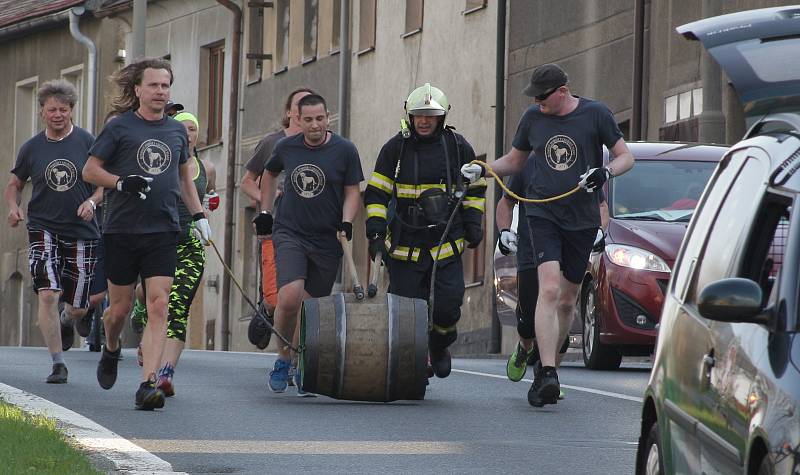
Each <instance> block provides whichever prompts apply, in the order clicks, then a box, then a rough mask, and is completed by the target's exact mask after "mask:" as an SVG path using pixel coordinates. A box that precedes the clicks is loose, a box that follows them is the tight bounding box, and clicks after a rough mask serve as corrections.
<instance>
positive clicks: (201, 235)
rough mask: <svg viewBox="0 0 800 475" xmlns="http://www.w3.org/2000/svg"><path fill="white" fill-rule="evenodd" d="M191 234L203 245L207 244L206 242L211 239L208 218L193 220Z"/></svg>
mask: <svg viewBox="0 0 800 475" xmlns="http://www.w3.org/2000/svg"><path fill="white" fill-rule="evenodd" d="M192 235H193V236H194V237H196V238H197V239H199V240H200V242H201V243H202V244H203V245H204V246H208V242H209V241H210V240H211V226H209V225H208V219H206V218H203V219H198V220H197V221H195V222H194V227H193V228H192Z"/></svg>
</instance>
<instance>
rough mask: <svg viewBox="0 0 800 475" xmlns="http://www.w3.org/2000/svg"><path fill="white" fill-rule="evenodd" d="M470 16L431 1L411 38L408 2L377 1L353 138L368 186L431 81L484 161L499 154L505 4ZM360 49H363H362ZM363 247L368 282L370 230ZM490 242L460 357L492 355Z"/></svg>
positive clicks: (359, 73) (356, 90) (358, 65)
mask: <svg viewBox="0 0 800 475" xmlns="http://www.w3.org/2000/svg"><path fill="white" fill-rule="evenodd" d="M352 3H353V9H354V17H353V21H352V28H353V41H352V43H353V44H354V45H358V43H359V41H358V25H359V13H360V12H359V2H357V1H354V2H352ZM488 3H489V6H488V8H484V9H482V10H479V11H477V12H474V13H471V14H468V15H463V14H462V13H461V12H462V11H463V9H464V5H465V2H460V1H428V2H425V5H424V6H425V9H424V13H423V26H422V31H421V32H420V33H417V34H413V35H411V36H408V37H406V38H403V37H402V35H403V32H404V26H405V25H404V20H403V19H404V18H405V13H404V12H405V4H406V2H405V1H402V0H381V1H379V2H377V14H376V15H377V22H376V28H375V29H376V37H375V50H374V51H371V52H367V53H364V54H361V55H358V56H354V57H353V65H352V85H351V89H350V97H351V110H350V135H351V139H352V140H353V142H354V143H355V144H356V146H357V147H358V150H359V153H360V155H361V163H362V165H363V168H364V176H365V178H366V179H367V180H368V179H369V176H370V175H371V173H372V169H373V168H374V166H375V160H376V158H377V155H378V152H379V151H380V148H381V146H383V144H384V143H385V142H386V141H387V140H388V139H389V138H390V137H391V136H393V135H394V134H396V133H397V132H398V130H399V126H400V119H401V118H402V117H403V114H404V111H403V102H404V101H405V99H406V97H407V96H408V94H409V93H410V92H411V91H412V90H413V89H414V88H415V87H417V86H420V85H422V84H424V83H426V82H430V83H431V84H432V85H434V86H436V87H438V88H440V89H442V90H443V91H444V93H445V94H446V95H447V98H448V99H449V101H450V104H451V111H450V113H449V114H448V116H447V122H448V123H449V124H451V125H454V126H455V127H456V129H457V131H458V132H459V133H460V134H462V135H464V137H465V138H466V139H467V141H468V142H470V144H471V145H472V146H473V148H474V149H475V154H476V155H481V154H486V155H487V157H489V158H490V159H491V158H492V157H493V155H494V108H493V106H494V98H495V84H496V83H495V65H496V62H495V37H496V34H495V32H496V22H497V18H496V7H497V2H488ZM354 49H355V48H354ZM491 197H492V187H490V188H489V190H488V191H487V219H486V221H487V223H488V225H489V226H492V225H493V224H492V223H494V213H493V209H492V201H493V200H492V199H491ZM361 229H362V231H361V236H360V238H361V239H360V241H359V242H358V243H356V252H355V255H356V258H357V259H358V260H359V266H360V268H361V274H362V275H366V260H367V258H366V254H367V253H366V250H365V249H364V248H363V246H364V239H363V227H362V228H361ZM487 235H488V237H487V238H486V241H487V243H486V250H487V252H486V260H485V265H486V267H485V269H486V271H485V277H484V281H483V285H479V286H477V287H472V288H468V289H467V291H466V294H465V298H464V305H463V306H462V318H461V322H460V323H459V325H458V331H459V342H458V345H457V346H456V347H454V352H456V353H462V354H463V353H486V351H487V348H488V344H489V341H488V340H489V335H490V326H491V319H492V312H491V308H492V307H491V299H492V298H493V294H492V285H491V284H492V281H491V279H492V277H491V254H492V253H491V252H490V251H491V248H492V243H491V242H488V241H489V240H490V239H491V233H487Z"/></svg>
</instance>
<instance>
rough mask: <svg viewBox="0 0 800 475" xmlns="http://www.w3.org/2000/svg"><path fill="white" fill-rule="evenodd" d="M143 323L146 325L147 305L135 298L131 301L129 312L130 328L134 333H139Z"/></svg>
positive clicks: (143, 325)
mask: <svg viewBox="0 0 800 475" xmlns="http://www.w3.org/2000/svg"><path fill="white" fill-rule="evenodd" d="M145 325H147V306H146V305H145V304H143V303H141V302H139V301H138V300H136V301H135V302H134V303H133V312H131V328H132V329H133V332H134V333H136V334H137V335H141V334H142V333H143V332H144V327H145Z"/></svg>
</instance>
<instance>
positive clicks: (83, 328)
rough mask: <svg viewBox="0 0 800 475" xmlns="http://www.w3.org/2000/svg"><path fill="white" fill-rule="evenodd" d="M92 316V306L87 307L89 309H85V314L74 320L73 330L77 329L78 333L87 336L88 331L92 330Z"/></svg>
mask: <svg viewBox="0 0 800 475" xmlns="http://www.w3.org/2000/svg"><path fill="white" fill-rule="evenodd" d="M92 318H94V307H89V310H87V311H86V315H84V316H82V317H81V318H79V319H78V320H77V321H76V322H75V330H77V331H78V335H80V336H82V337H83V338H86V337H88V336H89V333H91V331H92Z"/></svg>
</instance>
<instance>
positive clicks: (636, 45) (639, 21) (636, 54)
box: [629, 0, 644, 140]
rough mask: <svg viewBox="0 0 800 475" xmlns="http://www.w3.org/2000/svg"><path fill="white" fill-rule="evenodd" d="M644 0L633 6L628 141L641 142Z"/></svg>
mask: <svg viewBox="0 0 800 475" xmlns="http://www.w3.org/2000/svg"><path fill="white" fill-rule="evenodd" d="M643 71H644V0H636V1H635V3H634V6H633V104H632V105H633V110H632V111H631V136H630V138H629V140H642V78H643V76H644V72H643Z"/></svg>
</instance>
